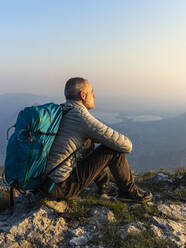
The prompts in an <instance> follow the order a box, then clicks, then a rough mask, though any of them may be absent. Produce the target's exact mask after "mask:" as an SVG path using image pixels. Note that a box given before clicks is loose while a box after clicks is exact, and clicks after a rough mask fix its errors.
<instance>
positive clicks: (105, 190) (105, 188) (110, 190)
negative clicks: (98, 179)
mask: <svg viewBox="0 0 186 248" xmlns="http://www.w3.org/2000/svg"><path fill="white" fill-rule="evenodd" d="M97 193H98V194H99V195H109V196H115V195H117V190H116V188H114V187H113V186H112V185H110V184H104V185H102V187H101V188H99V189H98V191H97Z"/></svg>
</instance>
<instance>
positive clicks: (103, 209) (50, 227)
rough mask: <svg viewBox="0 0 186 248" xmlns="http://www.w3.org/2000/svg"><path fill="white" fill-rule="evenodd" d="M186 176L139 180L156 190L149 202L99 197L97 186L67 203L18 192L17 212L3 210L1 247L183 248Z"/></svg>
mask: <svg viewBox="0 0 186 248" xmlns="http://www.w3.org/2000/svg"><path fill="white" fill-rule="evenodd" d="M184 177H185V176H182V177H180V178H177V179H176V180H177V181H175V179H172V178H170V177H168V176H167V175H164V174H162V173H159V174H156V175H153V176H152V177H151V178H150V179H149V178H148V179H145V180H143V181H142V180H139V185H141V184H143V186H144V187H148V188H151V190H152V191H153V200H152V202H149V203H145V204H136V203H130V204H129V203H121V202H119V201H117V200H115V199H114V198H111V199H108V198H107V197H106V196H105V197H102V199H98V196H97V195H96V194H94V193H93V192H94V185H93V186H90V187H89V188H88V189H87V191H85V192H83V194H82V196H81V197H79V198H75V199H71V200H69V201H67V202H66V201H61V202H55V201H42V202H41V201H39V199H38V198H34V197H33V196H32V195H30V194H28V195H27V196H26V197H25V196H22V195H19V194H18V195H17V197H16V204H15V208H14V211H13V212H10V211H8V210H5V211H2V212H1V213H0V247H2V248H20V247H24V248H29V247H30V248H31V247H32V248H33V247H34V248H39V247H47V248H55V247H56V248H57V247H76V248H78V247H87V248H88V247H92V248H93V247H100V248H101V247H180V248H184V247H186V201H185V197H186V195H185V186H186V185H185V181H184V180H185V178H184ZM165 178H167V180H165ZM178 179H179V180H178ZM157 180H159V181H158V188H159V190H157V188H156V187H157ZM155 182H156V183H155ZM175 182H176V184H175ZM180 194H181V197H180ZM87 195H89V197H87ZM31 196H32V198H31ZM176 197H177V198H176Z"/></svg>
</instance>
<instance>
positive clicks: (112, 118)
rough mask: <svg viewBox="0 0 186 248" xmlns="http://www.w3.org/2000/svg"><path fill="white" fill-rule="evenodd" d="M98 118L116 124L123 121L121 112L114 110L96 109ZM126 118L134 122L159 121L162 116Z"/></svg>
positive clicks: (95, 114) (132, 116)
mask: <svg viewBox="0 0 186 248" xmlns="http://www.w3.org/2000/svg"><path fill="white" fill-rule="evenodd" d="M92 114H93V115H94V116H95V117H96V118H97V119H99V120H101V121H104V122H106V123H109V124H116V123H120V122H122V121H123V119H122V118H119V113H117V112H116V113H113V112H100V111H94V112H93V113H92ZM126 118H127V119H129V120H130V121H133V122H145V121H158V120H162V119H163V117H162V116H158V115H131V116H127V115H126Z"/></svg>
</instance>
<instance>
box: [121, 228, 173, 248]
mask: <svg viewBox="0 0 186 248" xmlns="http://www.w3.org/2000/svg"><path fill="white" fill-rule="evenodd" d="M121 247H126V248H147V247H151V248H173V247H175V246H174V245H173V244H171V243H170V242H168V240H160V239H158V238H157V237H156V236H155V235H154V233H153V232H152V231H145V232H142V233H139V234H129V235H128V236H127V238H126V240H125V243H124V244H123V246H121Z"/></svg>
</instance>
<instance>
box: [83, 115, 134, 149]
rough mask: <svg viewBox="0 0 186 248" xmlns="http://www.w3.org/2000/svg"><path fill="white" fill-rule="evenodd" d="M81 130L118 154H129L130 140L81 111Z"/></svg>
mask: <svg viewBox="0 0 186 248" xmlns="http://www.w3.org/2000/svg"><path fill="white" fill-rule="evenodd" d="M81 117H82V129H83V132H85V133H86V135H87V137H89V138H91V139H92V140H93V141H94V142H96V143H101V144H103V145H105V146H107V147H109V148H111V149H113V150H116V151H118V152H125V153H130V152H131V151H132V142H131V141H130V139H129V138H128V137H127V136H125V135H123V134H121V133H119V132H117V131H116V130H114V129H112V128H110V127H108V126H106V125H105V124H103V123H102V122H100V121H99V120H97V119H96V118H94V117H93V116H92V115H91V114H90V113H89V112H88V111H87V110H84V111H82V113H81Z"/></svg>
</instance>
